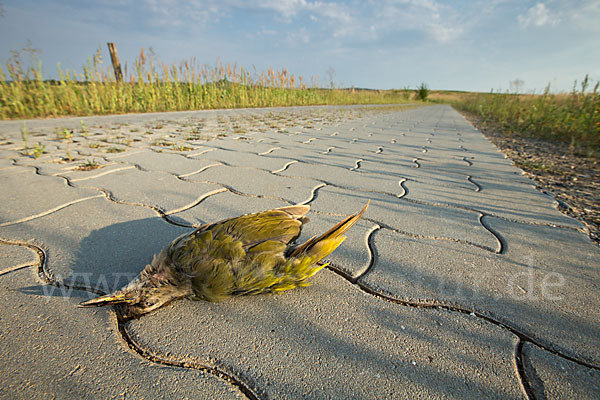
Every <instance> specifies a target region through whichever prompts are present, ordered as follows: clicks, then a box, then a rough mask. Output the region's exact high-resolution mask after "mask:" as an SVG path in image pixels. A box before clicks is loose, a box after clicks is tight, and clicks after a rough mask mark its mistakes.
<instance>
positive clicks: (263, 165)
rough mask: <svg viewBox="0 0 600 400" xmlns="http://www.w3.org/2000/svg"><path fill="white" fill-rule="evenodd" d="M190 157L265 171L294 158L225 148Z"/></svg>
mask: <svg viewBox="0 0 600 400" xmlns="http://www.w3.org/2000/svg"><path fill="white" fill-rule="evenodd" d="M191 158H192V159H196V160H203V161H206V162H209V161H210V162H212V163H215V162H222V163H224V164H226V165H232V166H236V167H252V168H260V169H264V170H267V171H276V170H278V169H281V168H282V167H283V166H284V165H285V164H287V163H289V162H290V161H295V160H294V158H286V157H282V156H281V155H274V154H269V155H266V156H259V155H257V154H254V153H241V152H236V151H231V150H225V149H217V150H214V151H209V152H206V153H204V154H197V155H194V156H193V157H191Z"/></svg>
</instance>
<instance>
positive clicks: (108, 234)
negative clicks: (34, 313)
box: [20, 217, 192, 300]
mask: <svg viewBox="0 0 600 400" xmlns="http://www.w3.org/2000/svg"><path fill="white" fill-rule="evenodd" d="M191 230H192V228H184V227H180V226H176V225H173V224H169V223H167V222H165V221H164V220H162V219H161V218H159V217H156V218H144V219H138V220H133V221H127V222H121V223H116V224H112V225H108V226H106V227H104V228H101V229H97V230H94V231H92V232H91V233H90V234H89V235H88V236H86V237H84V238H83V239H82V240H81V241H80V242H79V245H78V248H77V249H70V248H63V249H54V248H53V249H51V250H50V251H48V258H47V263H46V265H45V266H44V272H43V274H44V275H45V278H46V280H49V281H50V282H52V284H50V285H36V286H28V287H24V288H21V289H20V291H21V292H23V293H26V294H30V295H43V296H62V297H76V296H85V291H87V292H89V296H87V297H88V298H89V297H92V296H95V295H97V294H106V293H111V292H114V291H115V290H118V289H120V288H122V287H123V286H125V285H126V284H127V283H128V282H129V281H131V280H132V279H134V278H135V277H136V276H137V275H138V274H139V273H140V271H142V269H144V267H145V266H146V265H147V264H149V263H150V262H151V261H152V258H153V256H154V255H155V254H158V253H159V252H160V251H161V250H162V249H163V248H164V247H166V246H167V245H168V244H169V243H170V241H171V240H173V239H174V238H175V237H177V236H179V235H181V234H182V233H185V232H190V231H191ZM82 300H83V299H82Z"/></svg>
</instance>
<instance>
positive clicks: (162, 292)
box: [79, 274, 187, 319]
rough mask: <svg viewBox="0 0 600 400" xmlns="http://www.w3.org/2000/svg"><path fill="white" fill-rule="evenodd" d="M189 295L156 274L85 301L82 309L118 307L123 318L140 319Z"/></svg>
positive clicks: (141, 277)
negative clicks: (172, 301)
mask: <svg viewBox="0 0 600 400" xmlns="http://www.w3.org/2000/svg"><path fill="white" fill-rule="evenodd" d="M186 294H187V293H186V292H185V291H182V290H181V288H180V287H177V286H175V285H173V284H171V282H169V281H168V280H167V279H166V278H165V277H164V276H162V275H160V274H154V275H150V276H144V275H142V276H140V277H139V278H137V279H135V280H134V281H132V282H131V283H129V285H127V286H125V287H124V288H123V289H121V290H117V291H116V292H114V293H111V294H107V295H104V296H100V297H96V298H94V299H91V300H88V301H84V302H82V303H80V304H79V306H80V307H103V306H109V305H118V306H119V310H120V314H121V316H122V317H123V318H127V319H129V318H139V317H141V316H142V315H144V314H147V313H149V312H151V311H154V310H156V309H157V308H159V307H161V306H163V305H165V304H167V303H168V302H170V301H171V300H174V299H177V298H180V297H184V296H185V295H186Z"/></svg>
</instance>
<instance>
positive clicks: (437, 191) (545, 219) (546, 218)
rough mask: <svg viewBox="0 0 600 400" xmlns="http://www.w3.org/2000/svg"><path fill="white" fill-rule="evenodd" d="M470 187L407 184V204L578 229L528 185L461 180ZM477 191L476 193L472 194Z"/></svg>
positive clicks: (570, 219)
mask: <svg viewBox="0 0 600 400" xmlns="http://www.w3.org/2000/svg"><path fill="white" fill-rule="evenodd" d="M463 182H466V183H467V184H468V185H470V187H468V186H467V188H465V187H464V186H463V187H461V188H458V187H457V188H456V189H453V188H452V187H450V188H448V189H442V188H440V187H439V186H433V185H428V184H426V183H424V182H418V181H412V180H410V181H407V182H405V184H404V186H405V187H406V188H407V189H408V193H407V195H406V197H405V198H406V199H407V200H416V201H423V202H428V203H435V204H437V203H440V204H448V205H451V206H455V207H466V208H471V209H474V210H478V211H481V212H484V213H487V214H491V215H494V216H499V217H504V218H508V219H514V220H518V221H521V222H532V223H533V222H535V223H541V224H550V225H559V226H566V227H571V228H573V229H579V228H581V227H582V225H581V223H580V222H579V221H577V220H576V219H573V218H570V217H568V216H566V215H564V214H562V213H561V212H560V211H558V209H557V208H556V201H555V200H554V198H553V197H551V196H550V195H547V194H544V193H542V192H540V191H538V190H537V189H535V187H534V186H533V184H532V182H531V181H530V182H529V183H528V184H514V183H510V182H506V181H505V182H501V181H494V180H485V179H481V178H475V177H473V178H471V182H475V184H476V185H475V184H472V183H471V182H469V181H467V179H466V177H465V179H464V180H463ZM477 187H479V188H480V190H479V191H478V192H477V191H475V190H476V188H477Z"/></svg>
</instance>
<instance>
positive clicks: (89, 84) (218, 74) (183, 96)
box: [0, 49, 407, 119]
mask: <svg viewBox="0 0 600 400" xmlns="http://www.w3.org/2000/svg"><path fill="white" fill-rule="evenodd" d="M33 61H34V62H30V63H29V65H27V66H25V63H24V62H23V61H22V59H21V57H20V54H19V53H18V52H13V55H12V56H11V58H10V59H9V60H8V62H7V63H6V65H5V66H4V67H3V66H0V119H11V118H37V117H48V116H62V115H96V114H116V113H129V112H157V111H181V110H201V109H213V108H237V107H272V106H292V105H317V104H376V103H402V102H406V101H407V99H406V98H405V95H404V91H402V90H390V91H379V90H355V89H320V88H318V87H317V86H318V84H317V82H316V80H315V81H314V82H312V84H311V86H310V87H309V86H308V85H307V83H306V82H305V80H304V79H303V78H302V77H301V76H295V75H294V74H292V73H290V72H288V71H287V70H285V69H282V70H273V69H268V70H267V71H257V70H256V69H255V68H253V69H252V70H248V69H246V68H244V67H241V66H237V65H236V64H233V65H231V64H224V63H222V62H219V61H218V60H217V62H216V64H215V65H214V66H212V67H209V66H207V65H202V64H200V63H199V62H198V61H197V60H196V59H194V58H192V59H191V60H189V61H184V62H182V63H180V64H179V65H175V64H171V65H167V64H165V63H162V62H160V61H158V59H157V58H156V57H155V56H154V54H153V53H152V52H150V53H149V54H148V53H146V52H144V50H143V49H142V51H141V53H140V55H139V56H138V57H137V58H136V60H135V62H134V65H133V67H132V68H129V70H128V68H127V64H125V68H124V69H125V70H124V71H123V72H124V76H125V79H124V82H117V81H116V80H115V78H114V75H113V73H112V70H110V71H108V72H107V69H106V67H103V66H102V59H101V54H100V51H98V52H97V53H96V55H95V56H94V57H92V58H90V59H88V62H87V64H86V65H85V66H83V71H82V72H79V73H78V72H75V71H69V70H66V71H63V70H62V69H61V67H60V65H58V75H59V79H58V80H55V81H48V80H44V78H43V75H42V65H41V63H40V62H39V61H38V60H36V59H35V57H34V60H33Z"/></svg>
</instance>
